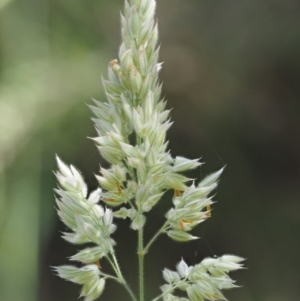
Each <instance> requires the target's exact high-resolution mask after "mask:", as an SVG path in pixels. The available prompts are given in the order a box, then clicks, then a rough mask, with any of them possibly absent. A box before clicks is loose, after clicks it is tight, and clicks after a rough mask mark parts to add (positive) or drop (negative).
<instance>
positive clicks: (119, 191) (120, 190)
mask: <svg viewBox="0 0 300 301" xmlns="http://www.w3.org/2000/svg"><path fill="white" fill-rule="evenodd" d="M117 189H118V193H119V194H122V192H123V190H122V188H121V185H120V184H119V183H117Z"/></svg>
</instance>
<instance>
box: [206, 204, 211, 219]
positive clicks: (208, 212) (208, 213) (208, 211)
mask: <svg viewBox="0 0 300 301" xmlns="http://www.w3.org/2000/svg"><path fill="white" fill-rule="evenodd" d="M206 210H207V212H206V216H207V217H211V208H210V205H207V206H206Z"/></svg>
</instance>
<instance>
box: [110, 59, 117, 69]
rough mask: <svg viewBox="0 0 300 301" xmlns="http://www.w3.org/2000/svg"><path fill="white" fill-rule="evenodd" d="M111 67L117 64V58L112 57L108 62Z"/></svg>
mask: <svg viewBox="0 0 300 301" xmlns="http://www.w3.org/2000/svg"><path fill="white" fill-rule="evenodd" d="M109 63H110V65H111V67H112V68H113V67H114V66H115V65H116V64H118V60H117V59H114V60H112V61H110V62H109Z"/></svg>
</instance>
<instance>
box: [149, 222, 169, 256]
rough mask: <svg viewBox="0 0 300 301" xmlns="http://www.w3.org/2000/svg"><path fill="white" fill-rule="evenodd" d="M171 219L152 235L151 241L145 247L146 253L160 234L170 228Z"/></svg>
mask: <svg viewBox="0 0 300 301" xmlns="http://www.w3.org/2000/svg"><path fill="white" fill-rule="evenodd" d="M168 223H169V221H166V222H165V223H164V224H163V226H162V227H161V228H160V229H159V230H158V231H157V232H156V234H155V235H154V236H153V237H152V239H151V240H150V241H149V243H148V244H147V245H146V247H145V248H144V253H145V254H146V253H147V252H148V251H149V248H150V247H151V245H152V244H153V243H154V241H155V240H156V239H157V238H158V236H159V235H160V234H161V233H163V232H164V231H165V230H166V229H167V228H168Z"/></svg>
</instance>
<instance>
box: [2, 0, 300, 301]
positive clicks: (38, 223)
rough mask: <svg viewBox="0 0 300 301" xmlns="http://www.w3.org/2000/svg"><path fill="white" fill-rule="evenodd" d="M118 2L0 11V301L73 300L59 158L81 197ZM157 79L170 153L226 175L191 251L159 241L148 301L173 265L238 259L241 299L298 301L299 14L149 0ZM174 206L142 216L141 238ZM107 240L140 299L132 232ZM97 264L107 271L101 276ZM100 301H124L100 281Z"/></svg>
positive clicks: (92, 169)
mask: <svg viewBox="0 0 300 301" xmlns="http://www.w3.org/2000/svg"><path fill="white" fill-rule="evenodd" d="M122 7H123V1H122V0H85V1H78V0H0V300H1V301H37V300H43V301H53V300H56V301H60V300H61V301H62V300H64V301H65V300H77V298H78V295H79V290H80V288H79V287H77V286H75V285H73V284H72V283H68V282H65V281H63V280H61V279H59V278H58V277H56V276H54V275H53V273H52V271H51V269H50V266H55V265H61V264H66V263H67V259H66V257H69V256H71V255H73V254H74V253H75V251H76V250H77V249H78V247H76V246H72V245H68V244H67V243H66V242H64V241H63V240H62V239H61V238H60V237H59V235H60V234H59V231H63V230H64V229H65V227H64V226H63V225H62V223H61V222H60V221H59V219H58V217H57V215H56V213H55V208H54V196H53V190H52V189H53V187H55V186H56V182H55V178H54V175H53V173H52V171H53V170H55V168H56V167H55V160H54V156H55V154H56V153H57V154H59V155H60V156H61V158H62V159H63V160H64V161H66V162H67V163H72V164H74V165H75V166H77V167H78V168H79V170H81V171H82V172H83V175H84V177H85V179H86V181H87V182H88V185H89V188H90V189H94V188H95V187H96V185H97V183H96V181H95V179H94V176H93V174H94V173H97V172H98V170H99V164H104V165H105V162H104V161H103V160H102V159H101V158H100V156H99V154H98V152H97V150H96V147H95V146H94V145H93V142H92V141H91V140H89V139H87V138H86V137H87V136H88V137H93V136H95V130H94V128H93V124H92V122H91V120H90V116H91V113H90V112H89V109H88V108H87V106H86V104H89V103H91V102H92V101H91V97H93V98H96V99H99V100H103V99H104V97H103V91H102V87H101V84H100V75H101V74H103V75H106V68H107V64H108V62H109V61H110V60H112V59H114V58H116V57H117V53H118V47H119V44H120V29H119V24H120V22H119V11H120V9H121V8H122ZM157 13H158V20H159V26H160V40H161V42H162V45H161V61H163V62H164V65H163V67H164V68H163V70H162V72H161V79H162V80H163V82H164V90H163V94H164V95H166V96H167V99H168V107H169V108H173V109H172V119H173V121H174V122H175V123H174V125H173V126H172V128H171V130H170V132H169V136H168V138H169V140H170V148H171V150H172V154H173V155H174V156H176V155H183V156H186V157H191V158H197V157H202V161H205V162H206V164H205V165H204V166H203V167H201V169H199V170H197V171H196V172H195V173H194V174H193V176H195V177H203V176H204V175H205V174H207V173H210V172H212V171H214V170H216V169H217V168H219V167H221V166H223V165H224V164H226V165H227V167H226V170H225V173H224V174H223V176H222V178H221V182H220V186H219V188H218V194H217V196H216V198H215V199H216V200H217V203H216V204H215V205H214V206H213V209H214V210H213V213H212V218H211V219H209V220H208V221H207V222H205V223H204V224H203V225H200V226H199V227H198V228H197V229H196V230H195V231H194V234H195V235H199V236H201V239H200V240H198V241H195V242H193V243H189V244H176V243H174V242H173V241H171V240H170V239H168V238H167V237H164V238H163V237H161V238H160V239H159V240H158V241H157V242H156V244H155V245H154V247H153V248H152V249H151V252H150V253H149V255H147V256H148V257H146V286H147V287H146V290H147V297H148V299H150V298H151V297H153V296H155V295H157V294H158V292H159V290H158V287H159V285H161V284H163V280H162V277H161V270H162V269H163V268H164V267H168V268H174V267H175V264H176V263H177V262H178V261H179V260H180V258H181V256H183V257H184V258H185V260H186V261H187V262H188V263H189V264H195V263H196V262H199V261H200V260H201V259H202V258H204V257H206V256H213V255H221V254H223V253H230V254H237V255H240V256H243V257H246V258H247V261H246V262H245V264H246V266H247V270H243V271H240V272H238V273H236V274H233V275H232V277H233V278H235V279H237V280H238V284H240V285H242V286H243V287H242V288H240V289H237V290H232V291H229V292H227V294H226V296H227V297H228V298H229V299H230V300H232V301H234V300H242V301H286V300H293V301H294V300H300V286H299V280H300V256H299V248H300V235H299V230H300V217H299V214H300V213H299V211H300V194H299V188H300V185H299V180H300V156H299V153H300V140H299V137H300V135H299V134H300V118H299V117H300V85H299V80H300V55H299V53H300V18H299V14H300V2H299V1H298V0H264V1H262V0H252V1H246V0H239V1H228V0H222V1H221V0H209V1H204V0H203V1H202V0H201V1H200V0H159V1H158V9H157ZM169 205H170V198H166V199H165V200H164V201H163V202H161V203H160V205H158V206H157V207H156V208H155V210H154V211H153V213H151V215H150V216H149V220H151V221H150V222H149V224H148V227H147V229H146V237H147V238H149V237H151V235H152V234H153V233H154V232H155V230H156V229H158V227H160V225H161V223H162V221H163V216H164V213H165V212H166V211H167V209H168V206H169ZM118 225H119V226H118V231H117V233H116V234H115V239H116V240H117V242H118V245H117V254H118V256H119V259H120V262H121V264H122V267H123V271H124V273H125V275H126V276H127V279H128V280H129V282H130V283H131V285H132V287H133V288H134V289H136V288H137V287H136V282H137V262H136V259H135V257H134V255H135V245H134V243H135V241H136V239H135V233H134V232H133V231H132V230H128V229H127V226H128V225H127V223H126V222H124V221H120V222H119V224H118ZM105 267H106V266H105V264H104V269H105ZM101 300H124V301H126V300H129V298H128V297H127V295H126V292H125V291H124V290H123V288H121V287H119V286H117V284H113V283H108V285H107V288H106V290H105V292H104V294H103V296H102V299H101Z"/></svg>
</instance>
